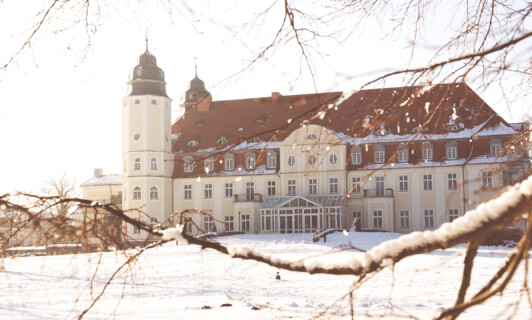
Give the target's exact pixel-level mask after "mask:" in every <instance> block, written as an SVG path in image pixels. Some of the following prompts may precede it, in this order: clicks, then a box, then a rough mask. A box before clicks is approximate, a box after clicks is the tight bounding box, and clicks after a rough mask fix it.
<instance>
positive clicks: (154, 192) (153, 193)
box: [150, 187, 159, 200]
mask: <svg viewBox="0 0 532 320" xmlns="http://www.w3.org/2000/svg"><path fill="white" fill-rule="evenodd" d="M150 200H159V189H157V187H151V188H150Z"/></svg>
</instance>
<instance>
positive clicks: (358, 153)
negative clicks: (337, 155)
mask: <svg viewBox="0 0 532 320" xmlns="http://www.w3.org/2000/svg"><path fill="white" fill-rule="evenodd" d="M361 163H362V148H361V147H359V146H356V147H355V148H353V154H352V155H351V164H361Z"/></svg>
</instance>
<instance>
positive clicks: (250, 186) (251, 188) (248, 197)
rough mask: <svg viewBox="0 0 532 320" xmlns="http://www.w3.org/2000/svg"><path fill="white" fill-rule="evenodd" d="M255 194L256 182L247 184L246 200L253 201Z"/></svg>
mask: <svg viewBox="0 0 532 320" xmlns="http://www.w3.org/2000/svg"><path fill="white" fill-rule="evenodd" d="M254 194H255V182H246V200H247V201H253V195H254Z"/></svg>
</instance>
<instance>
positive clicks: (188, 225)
mask: <svg viewBox="0 0 532 320" xmlns="http://www.w3.org/2000/svg"><path fill="white" fill-rule="evenodd" d="M185 233H192V218H191V217H186V218H185Z"/></svg>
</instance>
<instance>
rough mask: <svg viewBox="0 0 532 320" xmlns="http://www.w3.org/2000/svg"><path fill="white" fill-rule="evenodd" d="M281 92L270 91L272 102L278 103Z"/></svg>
mask: <svg viewBox="0 0 532 320" xmlns="http://www.w3.org/2000/svg"><path fill="white" fill-rule="evenodd" d="M280 97H281V94H280V93H279V92H272V104H278V103H279V98H280Z"/></svg>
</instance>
